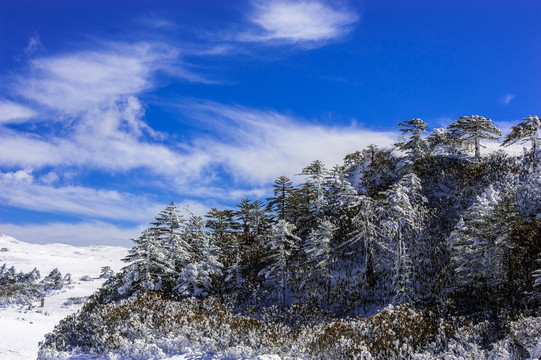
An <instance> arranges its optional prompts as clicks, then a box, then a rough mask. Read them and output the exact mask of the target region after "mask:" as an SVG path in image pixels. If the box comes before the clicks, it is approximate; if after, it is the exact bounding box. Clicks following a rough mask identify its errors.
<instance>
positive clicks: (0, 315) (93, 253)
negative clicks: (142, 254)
mask: <svg viewBox="0 0 541 360" xmlns="http://www.w3.org/2000/svg"><path fill="white" fill-rule="evenodd" d="M3 248H5V249H7V251H1V252H0V266H1V265H2V264H4V263H5V264H7V266H8V267H11V266H15V269H16V270H17V271H24V272H28V271H31V270H32V269H33V268H34V267H36V268H38V270H39V271H40V273H41V276H42V278H43V277H44V276H46V275H47V274H48V273H49V272H50V271H51V270H53V269H54V268H58V270H60V272H61V273H62V275H64V274H66V273H71V275H72V282H73V284H72V285H70V286H67V287H65V288H64V289H62V290H59V291H58V292H56V293H53V294H51V295H50V296H48V297H47V298H46V299H45V306H44V307H43V308H41V307H40V306H39V305H40V304H39V301H38V302H36V303H34V304H32V305H33V306H34V307H33V308H32V309H30V310H29V308H28V306H23V307H21V306H0V359H2V360H19V359H20V360H23V359H24V360H28V359H35V358H36V355H37V350H38V342H39V341H42V340H43V336H44V335H45V334H46V333H48V332H50V331H52V330H53V328H54V326H55V325H56V324H58V322H59V321H60V320H61V319H63V318H64V317H66V316H67V315H69V314H71V313H73V312H75V311H77V310H78V309H79V308H80V307H81V305H82V304H81V303H79V304H77V303H76V304H72V305H65V303H66V301H68V299H70V298H77V297H84V296H88V295H90V294H92V293H93V292H94V291H96V289H98V288H99V287H100V286H101V284H102V283H103V281H104V280H103V279H98V276H99V274H100V270H101V268H102V267H103V266H110V267H111V268H112V269H113V270H114V271H115V272H116V271H118V270H120V268H121V267H122V266H123V265H125V264H124V263H123V262H122V261H121V259H122V258H124V256H125V255H126V254H127V251H128V249H127V248H124V247H113V246H89V247H74V246H70V245H64V244H48V245H36V244H28V243H24V242H21V241H18V240H16V239H14V238H12V237H10V236H6V235H0V249H3ZM85 275H88V276H90V277H92V280H91V281H81V280H80V279H81V277H83V276H85Z"/></svg>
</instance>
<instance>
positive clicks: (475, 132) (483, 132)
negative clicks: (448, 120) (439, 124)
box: [448, 115, 502, 159]
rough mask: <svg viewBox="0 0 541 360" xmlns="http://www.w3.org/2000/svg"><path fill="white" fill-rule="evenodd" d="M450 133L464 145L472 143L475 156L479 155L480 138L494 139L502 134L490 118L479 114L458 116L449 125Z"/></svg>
mask: <svg viewBox="0 0 541 360" xmlns="http://www.w3.org/2000/svg"><path fill="white" fill-rule="evenodd" d="M448 128H449V132H450V134H451V135H452V136H453V137H454V138H455V139H457V140H458V141H459V142H462V143H463V144H465V145H473V146H474V148H475V158H476V159H479V158H480V157H481V140H482V139H486V140H495V139H497V137H496V136H495V135H497V136H502V133H501V131H500V129H498V128H497V127H496V126H494V124H493V123H492V120H490V119H487V118H485V117H483V116H480V115H469V116H464V115H462V116H460V119H459V120H455V121H453V123H452V124H451V125H449V127H448Z"/></svg>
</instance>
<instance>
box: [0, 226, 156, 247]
mask: <svg viewBox="0 0 541 360" xmlns="http://www.w3.org/2000/svg"><path fill="white" fill-rule="evenodd" d="M145 228H146V226H144V225H141V226H135V227H131V228H123V227H119V226H116V225H113V224H109V223H106V222H101V221H94V222H81V223H61V222H53V223H46V224H12V223H0V234H6V235H9V236H12V237H14V238H16V239H17V240H20V241H24V242H27V243H33V244H51V243H61V244H69V245H74V246H88V245H89V244H92V245H115V246H127V247H132V246H133V242H132V241H130V239H132V238H137V237H139V235H140V234H141V232H142V231H143V230H144V229H145Z"/></svg>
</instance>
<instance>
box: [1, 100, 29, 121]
mask: <svg viewBox="0 0 541 360" xmlns="http://www.w3.org/2000/svg"><path fill="white" fill-rule="evenodd" d="M36 114H37V113H36V112H35V111H34V110H32V109H30V108H28V107H26V106H23V105H20V104H17V103H14V102H11V101H7V100H1V99H0V124H2V123H4V124H7V123H22V122H25V121H26V120H28V119H29V118H31V117H33V116H36Z"/></svg>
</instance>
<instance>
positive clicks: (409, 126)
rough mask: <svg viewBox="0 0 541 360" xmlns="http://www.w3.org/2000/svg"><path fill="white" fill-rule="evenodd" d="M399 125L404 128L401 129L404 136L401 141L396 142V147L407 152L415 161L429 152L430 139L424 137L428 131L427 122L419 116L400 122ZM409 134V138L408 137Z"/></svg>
mask: <svg viewBox="0 0 541 360" xmlns="http://www.w3.org/2000/svg"><path fill="white" fill-rule="evenodd" d="M397 125H398V126H401V127H402V129H400V131H401V132H402V136H401V138H400V142H398V143H396V144H395V146H396V147H398V148H399V149H400V150H402V151H405V152H407V153H408V156H409V157H410V159H411V160H413V161H415V160H417V159H418V158H420V157H422V156H423V155H425V154H426V153H428V151H429V145H428V141H426V140H425V139H423V138H422V134H423V133H426V130H425V129H426V127H427V126H428V124H427V123H425V122H424V121H423V120H421V119H419V118H414V119H411V120H404V121H402V122H399V123H398V124H397ZM408 135H409V138H406V136H408Z"/></svg>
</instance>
